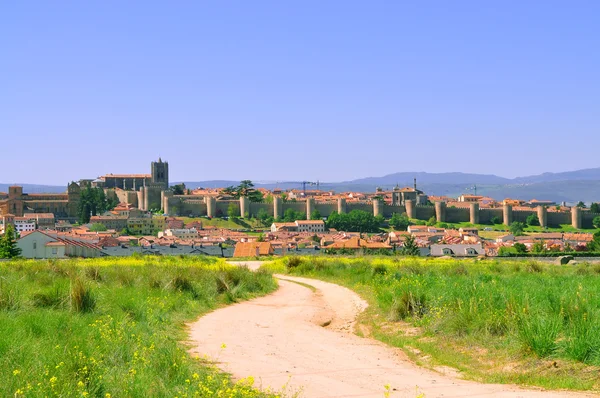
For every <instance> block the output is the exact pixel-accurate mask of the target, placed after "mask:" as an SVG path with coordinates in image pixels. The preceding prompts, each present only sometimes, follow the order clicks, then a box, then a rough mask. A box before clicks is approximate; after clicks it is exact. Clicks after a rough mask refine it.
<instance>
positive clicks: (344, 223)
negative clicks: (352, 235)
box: [327, 210, 383, 232]
mask: <svg viewBox="0 0 600 398" xmlns="http://www.w3.org/2000/svg"><path fill="white" fill-rule="evenodd" d="M382 223H383V217H382V216H377V217H375V216H373V214H372V213H370V212H366V211H363V210H352V211H351V212H350V213H344V214H338V213H337V212H333V213H331V215H330V216H329V217H328V218H327V227H328V228H335V229H337V230H338V231H349V232H379V230H380V227H381V224H382Z"/></svg>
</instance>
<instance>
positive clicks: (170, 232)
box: [158, 228, 198, 239]
mask: <svg viewBox="0 0 600 398" xmlns="http://www.w3.org/2000/svg"><path fill="white" fill-rule="evenodd" d="M158 237H159V238H163V237H165V238H171V237H172V238H178V239H196V238H198V230H197V229H196V228H182V229H166V230H165V231H164V232H159V233H158Z"/></svg>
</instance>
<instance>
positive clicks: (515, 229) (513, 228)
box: [508, 221, 525, 236]
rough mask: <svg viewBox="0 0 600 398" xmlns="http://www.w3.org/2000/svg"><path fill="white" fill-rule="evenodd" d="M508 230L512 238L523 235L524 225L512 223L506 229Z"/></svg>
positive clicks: (516, 222)
mask: <svg viewBox="0 0 600 398" xmlns="http://www.w3.org/2000/svg"><path fill="white" fill-rule="evenodd" d="M508 230H509V231H510V233H511V234H513V235H514V236H520V235H523V231H524V230H525V223H522V222H520V221H513V222H512V224H510V226H509V227H508Z"/></svg>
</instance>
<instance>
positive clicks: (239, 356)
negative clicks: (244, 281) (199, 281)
mask: <svg viewBox="0 0 600 398" xmlns="http://www.w3.org/2000/svg"><path fill="white" fill-rule="evenodd" d="M282 278H285V279H288V280H289V281H283V280H282V281H280V288H279V289H278V290H277V291H276V292H275V293H273V294H271V295H269V296H265V297H261V298H258V299H255V300H251V301H248V302H244V303H240V304H236V305H233V306H229V307H226V308H222V309H218V310H216V311H214V312H212V313H210V314H207V315H205V316H203V317H202V318H200V319H199V320H198V321H197V322H195V323H193V324H192V325H191V327H190V339H191V341H192V343H193V346H194V347H193V351H194V352H196V353H198V354H200V355H201V356H203V355H207V356H208V357H209V358H212V359H213V360H214V361H215V362H216V363H217V364H218V366H219V367H220V368H221V369H222V370H224V371H226V372H229V373H231V374H232V375H233V376H234V377H235V378H245V377H248V376H253V377H254V378H255V379H256V380H257V381H258V382H257V384H258V385H259V386H261V387H263V388H266V387H267V386H270V387H273V388H275V389H279V388H281V387H282V386H288V387H289V388H291V389H293V390H299V389H301V390H302V394H301V396H303V397H311V398H312V397H382V396H384V392H385V391H386V390H385V387H384V386H386V385H389V386H390V396H393V397H415V395H416V393H415V391H416V387H417V386H418V393H424V394H425V396H426V397H427V398H431V397H465V396H469V397H569V396H573V397H575V396H586V394H577V393H570V392H562V391H561V392H549V391H541V390H527V389H521V388H518V387H515V386H511V385H491V384H480V383H475V382H470V381H465V380H460V379H457V378H456V377H455V376H457V374H456V373H455V372H456V371H455V370H453V369H451V368H446V367H439V368H438V371H437V372H436V371H432V370H427V369H424V368H421V367H418V366H416V365H415V364H414V363H413V362H411V361H409V360H408V359H407V358H406V355H404V354H403V353H402V352H401V350H399V349H395V348H391V347H388V346H386V345H384V344H382V343H380V342H378V341H375V340H372V339H370V338H361V337H359V336H357V335H355V334H354V328H355V324H356V317H357V316H358V314H359V313H360V312H361V311H363V310H364V309H365V308H366V306H367V304H366V302H365V301H364V300H362V299H361V298H360V297H359V296H358V295H357V294H355V293H354V292H352V291H350V290H349V289H346V288H344V287H341V286H338V285H335V284H331V283H326V282H322V281H318V280H312V279H307V278H297V277H290V276H287V275H286V276H282ZM291 281H294V282H300V283H304V284H309V285H311V286H313V287H314V288H316V290H315V291H314V292H313V291H312V290H311V289H309V288H307V287H304V286H301V285H299V284H297V283H293V282H291ZM407 330H409V329H407ZM359 332H361V333H362V334H363V335H365V336H368V335H370V332H369V330H368V329H366V330H362V329H361V330H359ZM416 332H417V331H412V332H410V333H416ZM223 344H224V345H225V347H226V348H221V347H222V346H223Z"/></svg>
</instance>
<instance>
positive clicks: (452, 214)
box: [445, 207, 470, 223]
mask: <svg viewBox="0 0 600 398" xmlns="http://www.w3.org/2000/svg"><path fill="white" fill-rule="evenodd" d="M469 220H470V217H469V209H468V208H464V207H446V221H445V222H449V223H459V222H469Z"/></svg>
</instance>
